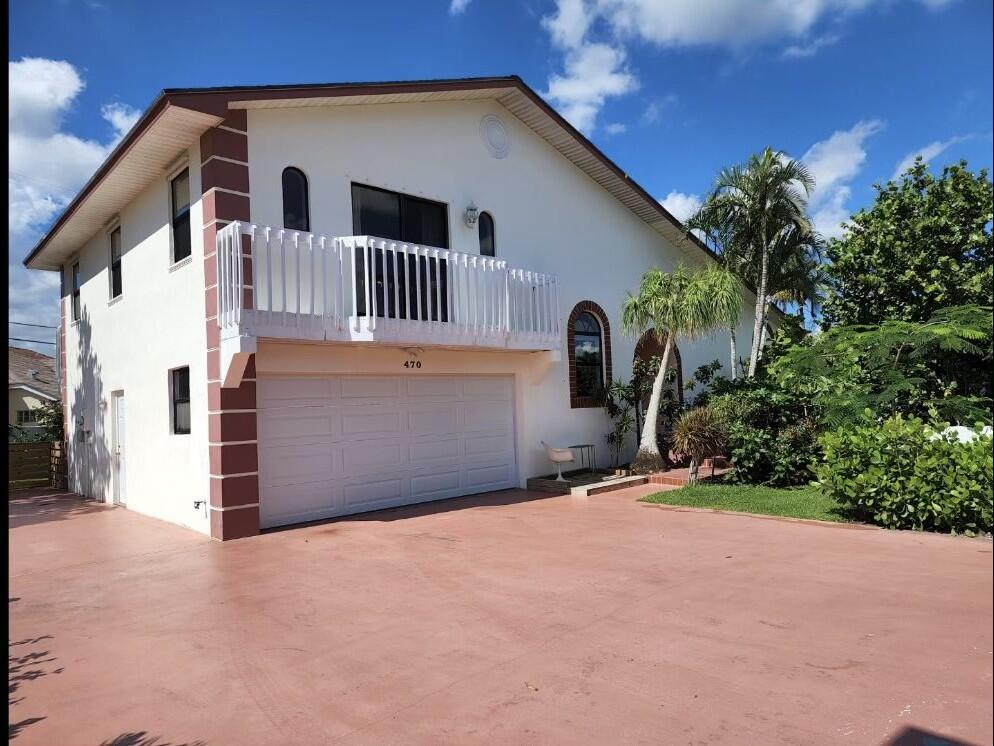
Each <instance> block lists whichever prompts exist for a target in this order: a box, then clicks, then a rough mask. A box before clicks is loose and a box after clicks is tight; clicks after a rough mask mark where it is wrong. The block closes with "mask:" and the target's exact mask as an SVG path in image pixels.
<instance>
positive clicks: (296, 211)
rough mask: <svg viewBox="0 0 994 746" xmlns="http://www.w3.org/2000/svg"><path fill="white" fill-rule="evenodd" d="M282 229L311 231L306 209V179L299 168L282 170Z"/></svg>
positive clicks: (308, 214) (309, 218)
mask: <svg viewBox="0 0 994 746" xmlns="http://www.w3.org/2000/svg"><path fill="white" fill-rule="evenodd" d="M283 227H284V228H288V229H290V230H295V231H309V230H310V229H311V215H310V210H309V209H308V207H307V177H306V176H304V172H303V171H301V170H300V169H299V168H294V167H293V166H290V167H288V168H284V169H283Z"/></svg>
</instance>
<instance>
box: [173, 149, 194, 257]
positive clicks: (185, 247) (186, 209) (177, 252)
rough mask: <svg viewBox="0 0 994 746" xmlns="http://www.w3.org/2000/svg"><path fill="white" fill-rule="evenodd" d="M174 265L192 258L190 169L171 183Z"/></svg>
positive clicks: (184, 170) (181, 173) (182, 172)
mask: <svg viewBox="0 0 994 746" xmlns="http://www.w3.org/2000/svg"><path fill="white" fill-rule="evenodd" d="M169 189H170V196H171V199H170V203H171V207H172V230H173V263H174V264H175V263H176V262H179V261H182V260H183V259H186V258H187V257H188V256H190V169H188V168H184V169H183V170H182V171H181V172H180V173H179V175H177V176H176V177H175V178H174V179H173V180H172V181H171V182H170V183H169Z"/></svg>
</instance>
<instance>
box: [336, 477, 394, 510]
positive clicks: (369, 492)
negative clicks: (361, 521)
mask: <svg viewBox="0 0 994 746" xmlns="http://www.w3.org/2000/svg"><path fill="white" fill-rule="evenodd" d="M403 487H404V480H402V479H381V480H377V481H364V482H357V483H352V484H346V485H345V487H344V488H343V489H342V494H343V496H344V498H345V499H344V504H345V505H346V506H349V507H360V506H363V505H370V504H376V503H382V502H387V501H396V500H401V499H402V498H404V497H406V495H404V491H403Z"/></svg>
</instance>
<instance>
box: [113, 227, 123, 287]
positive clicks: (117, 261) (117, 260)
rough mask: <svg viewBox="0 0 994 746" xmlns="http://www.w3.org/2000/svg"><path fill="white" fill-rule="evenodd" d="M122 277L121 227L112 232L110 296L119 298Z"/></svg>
mask: <svg viewBox="0 0 994 746" xmlns="http://www.w3.org/2000/svg"><path fill="white" fill-rule="evenodd" d="M122 282H123V280H122V277H121V229H120V228H115V229H114V230H112V231H111V233H110V297H111V298H117V297H118V296H120V295H121V292H122V287H123V286H122Z"/></svg>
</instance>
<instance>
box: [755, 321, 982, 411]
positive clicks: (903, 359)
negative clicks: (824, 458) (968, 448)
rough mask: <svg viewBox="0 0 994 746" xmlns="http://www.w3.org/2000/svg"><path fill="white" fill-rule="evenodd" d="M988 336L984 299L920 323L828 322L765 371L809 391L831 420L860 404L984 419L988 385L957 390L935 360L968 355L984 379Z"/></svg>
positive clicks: (803, 391)
mask: <svg viewBox="0 0 994 746" xmlns="http://www.w3.org/2000/svg"><path fill="white" fill-rule="evenodd" d="M991 337H992V316H991V309H990V307H981V306H954V307H951V308H945V309H942V310H940V311H938V312H937V313H936V314H935V315H934V316H933V317H932V318H931V319H929V320H928V321H927V322H924V323H919V322H913V321H901V320H896V319H889V320H886V321H884V322H882V323H880V324H875V325H853V326H839V327H834V328H832V329H829V330H828V331H824V332H821V333H820V334H817V335H813V336H812V337H810V338H809V339H808V340H807V341H806V342H805V343H804V344H800V345H796V346H794V347H792V348H790V349H789V350H787V351H786V352H785V353H784V355H783V356H782V357H781V358H780V359H779V360H777V361H776V362H774V363H772V364H771V365H770V367H769V371H770V374H771V375H772V376H773V377H774V378H775V379H776V380H777V381H778V383H779V385H780V386H781V387H783V388H789V389H791V390H794V391H797V392H798V393H800V394H802V395H803V396H806V397H808V398H810V400H811V401H812V402H813V403H814V404H815V405H816V406H817V407H818V408H819V409H820V410H821V412H822V417H823V419H824V422H825V424H826V425H828V426H830V427H836V426H839V425H841V424H845V423H852V422H855V421H857V420H858V419H859V417H860V416H861V413H862V412H863V410H864V409H872V410H873V411H875V412H876V413H877V414H879V415H881V416H884V417H886V416H888V415H890V414H894V413H897V412H903V413H905V414H917V415H925V414H927V413H928V412H929V411H930V410H934V411H935V412H936V415H937V416H939V417H941V418H942V419H948V420H951V421H953V422H959V423H972V422H974V421H976V420H983V421H985V422H990V421H991V409H990V408H991V399H990V390H989V388H987V389H984V388H978V389H977V390H972V391H964V390H961V389H960V388H959V386H958V385H957V384H956V381H955V379H954V378H952V377H945V378H944V377H943V376H942V371H941V366H939V365H937V362H936V361H938V360H941V359H942V358H943V357H944V356H946V355H949V354H955V355H958V356H960V357H961V358H963V357H966V356H972V357H973V358H974V359H975V360H976V364H977V365H978V366H980V367H982V368H983V369H986V370H987V371H988V378H987V380H988V381H989V371H990V365H991V363H990V358H989V356H987V353H986V350H987V349H989V348H990V339H991ZM988 385H989V384H988Z"/></svg>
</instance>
